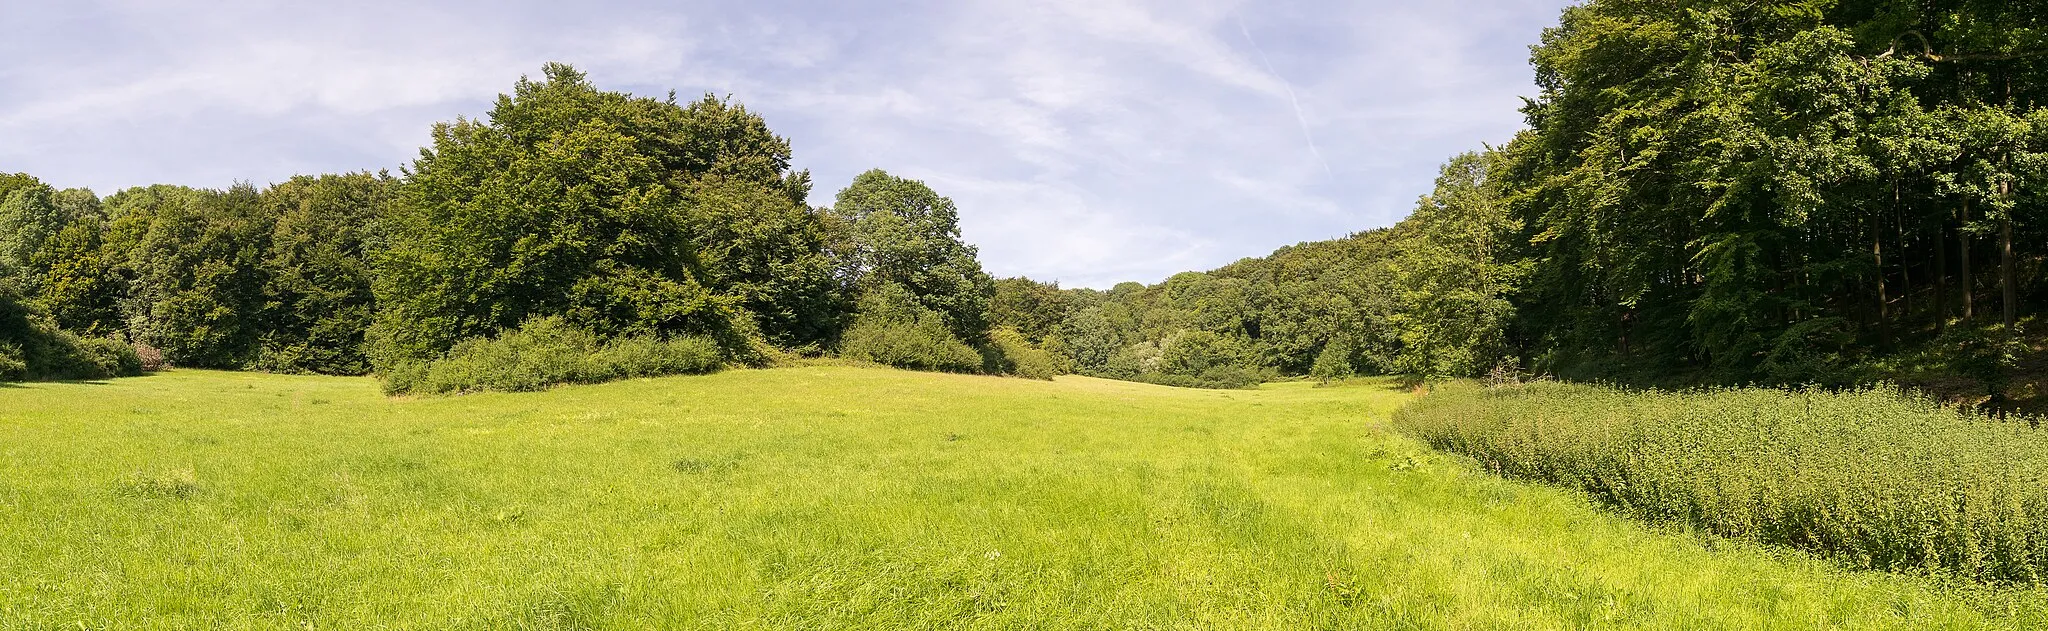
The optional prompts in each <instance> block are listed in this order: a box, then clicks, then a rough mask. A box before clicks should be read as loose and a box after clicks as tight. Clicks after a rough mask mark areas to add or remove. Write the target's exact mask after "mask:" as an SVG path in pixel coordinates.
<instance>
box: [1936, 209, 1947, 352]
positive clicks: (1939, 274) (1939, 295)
mask: <svg viewBox="0 0 2048 631" xmlns="http://www.w3.org/2000/svg"><path fill="white" fill-rule="evenodd" d="M1934 330H1935V331H1939V332H1946V331H1948V222H1945V221H1944V222H1937V223H1935V224H1934Z"/></svg>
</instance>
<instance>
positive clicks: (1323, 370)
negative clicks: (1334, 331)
mask: <svg viewBox="0 0 2048 631" xmlns="http://www.w3.org/2000/svg"><path fill="white" fill-rule="evenodd" d="M1354 374H1357V372H1356V371H1355V370H1354V369H1353V368H1352V363H1351V343H1350V342H1346V341H1344V340H1342V339H1335V340H1330V342H1329V343H1328V344H1324V345H1323V350H1322V351H1321V352H1318V353H1316V363H1315V365H1314V366H1311V367H1309V370H1308V376H1310V377H1314V378H1315V379H1316V381H1318V382H1321V383H1330V382H1333V381H1343V380H1344V379H1348V378H1350V377H1351V376H1352V375H1354Z"/></svg>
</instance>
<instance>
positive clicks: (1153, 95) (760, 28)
mask: <svg viewBox="0 0 2048 631" xmlns="http://www.w3.org/2000/svg"><path fill="white" fill-rule="evenodd" d="M1566 4H1568V3H1567V2H1565V1H1564V0H1471V1H1465V2H1398V1H1392V0H1356V1H1351V2H1341V1H1339V2H1316V1H1292V0H1288V1H1227V0H1217V1H1210V0H1182V1H1161V2H1146V1H1139V0H1076V1H1064V0H1063V1H1048V2H1025V1H1022V0H1012V1H993V2H976V1H955V2H868V3H857V4H856V3H846V2H829V1H824V0H812V1H808V2H794V1H782V0H768V1H761V2H688V1H680V2H678V1H669V2H618V3H595V2H593V3H566V2H466V3H427V2H386V1H383V0H367V1H359V2H345V3H337V2H329V3H302V2H243V1H238V0H225V1H213V2H204V3H197V2H190V3H187V2H146V1H135V2H94V1H72V2H44V1H40V0H28V1H27V2H24V1H23V0H6V2H5V7H4V10H0V12H4V13H5V14H6V15H7V17H8V20H7V21H8V22H9V23H10V24H12V25H14V26H13V27H11V28H10V29H9V32H8V34H7V36H6V37H4V38H0V59H5V60H7V61H6V63H5V64H0V171H6V172H12V171H26V172H29V173H31V174H34V175H36V176H38V177H41V178H42V179H44V180H45V181H48V182H50V183H52V184H54V185H57V186H60V187H70V186H85V187H90V188H92V189H94V190H95V191H97V192H99V193H101V194H108V193H112V192H114V191H117V190H120V189H122V188H126V187H129V186H135V185H143V184H150V183H159V182H162V183H177V184H187V185H193V186H205V187H224V186H227V185H229V184H231V183H232V182H234V181H237V180H247V181H252V182H255V183H257V184H265V183H269V182H274V181H279V180H282V179H284V178H287V177H289V176H291V175H293V174H297V173H322V172H338V171H354V170H377V169H391V170H392V171H393V172H396V171H397V168H398V167H399V166H401V165H403V164H405V163H407V162H408V161H409V160H411V159H412V158H413V157H414V156H416V155H417V152H418V148H419V146H420V145H421V144H423V143H424V142H425V141H426V138H427V130H428V128H429V127H430V126H431V125H432V123H434V122H435V121H442V120H452V119H453V118H454V117H456V116H457V115H467V116H478V115H481V114H483V113H484V112H485V110H486V109H487V108H488V107H489V105H490V102H491V100H492V99H494V98H495V96H496V95H497V94H498V93H500V92H504V91H508V90H510V89H511V85H512V83H513V81H514V80H516V79H517V78H518V77H519V76H521V75H538V74H539V71H540V67H541V64H543V63H545V62H548V61H564V62H569V63H572V64H575V65H576V66H578V67H579V68H581V69H583V70H584V71H586V72H587V73H588V74H589V75H590V78H591V80H592V81H593V82H594V83H596V84H597V85H598V86H599V87H600V88H604V89H613V90H624V91H628V92H633V93H636V94H648V95H659V94H663V93H666V92H668V91H669V90H675V91H677V92H678V93H679V94H680V95H681V96H683V97H684V98H690V97H692V96H694V95H697V94H702V93H705V92H712V93H717V94H721V95H725V94H729V95H731V96H733V97H734V98H736V99H737V100H739V101H741V102H743V103H745V104H746V105H747V106H748V107H749V108H751V109H754V110H755V111H758V112H760V113H762V114H763V115H764V116H765V117H766V118H767V119H768V124H769V126H770V127H772V128H773V129H775V130H776V132H777V133H779V134H781V135H783V136H785V137H787V138H789V139H790V141H791V143H792V144H793V145H794V147H795V151H796V164H797V166H798V168H806V169H810V171H811V173H812V175H813V177H814V179H815V181H816V182H817V189H816V190H815V191H814V192H813V195H812V203H813V204H818V205H824V204H829V203H830V202H831V199H832V196H833V195H834V194H835V193H836V192H837V191H838V190H839V189H840V188H842V187H844V186H845V185H846V184H847V183H848V182H849V181H851V180H852V178H853V176H854V175H855V174H857V173H859V172H861V171H864V170H867V169H869V168H874V167H881V168H884V169H887V170H889V171H890V172H892V173H895V174H897V175H901V176H906V177H912V178H917V179H921V180H924V181H925V182H926V183H928V184H930V185H931V186H932V187H933V188H935V189H937V190H938V191H939V192H940V193H941V194H944V195H947V196H950V197H952V198H953V199H954V201H956V202H957V203H958V204H959V207H960V214H961V223H962V230H963V232H964V234H965V236H966V238H967V240H968V241H970V242H972V243H974V244H976V245H978V246H979V247H980V248H981V256H982V261H983V264H984V265H985V266H986V267H987V268H988V270H989V271H990V272H991V273H993V274H996V275H999V276H1014V275H1027V276H1031V277H1033V278H1037V279H1040V280H1058V281H1060V282H1061V284H1062V285H1063V286H1069V287H1073V286H1092V287H1107V286H1109V285H1111V284H1114V283H1116V282H1118V281H1123V280H1137V281H1142V282H1156V281H1158V280H1160V279H1162V278H1164V277H1165V276H1167V275H1170V274H1172V273H1174V272H1178V271H1183V270H1189V269H1208V268H1212V267H1216V266H1219V265H1222V264H1226V263H1229V262H1231V261H1234V260H1237V259H1239V258H1243V257H1247V256H1259V255H1263V254H1265V253H1267V252H1270V251H1272V250H1273V249H1274V248H1276V247H1279V246H1282V245H1287V244H1291V243H1296V242H1300V241H1308V240H1319V239H1327V238H1333V237H1338V236H1342V235H1345V234H1348V233H1351V232H1355V231H1358V230H1363V229H1367V228H1373V227H1378V226H1384V225H1389V224H1391V223H1393V222H1395V221H1398V220H1399V219H1400V218H1401V217H1402V216H1404V215H1406V214H1407V212H1408V210H1409V209H1410V208H1411V207H1412V206H1413V205H1414V203H1415V199H1416V198H1417V197H1418V196H1419V195H1422V194H1423V193H1426V192H1427V191H1428V189H1429V187H1430V184H1431V181H1432V179H1433V178H1434V175H1435V170H1436V167H1437V165H1438V164H1440V163H1442V162H1443V160H1444V159H1445V158H1447V157H1449V156H1451V155H1453V154H1456V153H1458V152H1461V151H1466V150H1472V149H1477V148H1479V147H1481V146H1482V145H1484V144H1486V143H1495V144H1498V143H1501V142H1504V141H1506V140H1507V139H1508V138H1509V137H1510V136H1512V134H1513V133H1514V132H1515V130H1517V129H1519V128H1520V127H1521V124H1522V121H1521V116H1520V114H1519V113H1518V112H1517V111H1516V108H1517V107H1519V106H1520V103H1521V101H1520V97H1523V96H1528V95H1531V94H1533V93H1534V91H1535V90H1534V87H1533V85H1532V82H1531V74H1530V71H1529V69H1528V65H1527V58H1528V46H1529V45H1530V44H1532V43H1534V42H1535V41H1536V40H1537V38H1538V37H1539V35H1540V34H1541V30H1542V29H1543V28H1544V27H1545V26H1548V25H1550V24H1552V23H1554V22H1555V21H1556V18H1557V15H1558V12H1559V11H1560V10H1561V9H1562V7H1563V6H1565V5H1566ZM24 25H27V26H24Z"/></svg>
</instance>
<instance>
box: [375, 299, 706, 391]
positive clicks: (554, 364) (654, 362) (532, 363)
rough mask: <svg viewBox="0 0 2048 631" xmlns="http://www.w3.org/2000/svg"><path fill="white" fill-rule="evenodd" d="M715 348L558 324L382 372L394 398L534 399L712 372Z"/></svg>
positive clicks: (537, 325) (529, 327)
mask: <svg viewBox="0 0 2048 631" xmlns="http://www.w3.org/2000/svg"><path fill="white" fill-rule="evenodd" d="M721 366H722V357H721V352H720V349H719V347H718V344H717V343H715V342H713V341H712V340H710V339H707V338H703V337H678V338H673V339H666V340H663V339H658V338H654V337H651V336H633V337H624V338H617V339H606V338H605V337H603V336H599V335H597V334H595V333H593V332H591V331H589V330H587V329H583V328H580V327H577V326H575V325H572V324H569V323H568V322H567V321H565V320H563V319H562V318H558V317H546V318H536V319H533V320H528V321H527V322H526V323H524V324H522V325H520V326H519V328H517V329H512V330H507V331H505V332H504V333H502V334H500V335H498V336H497V337H493V338H474V339H470V340H465V341H463V342H462V343H461V344H457V345H455V348H453V349H450V350H449V351H448V353H447V354H446V355H444V356H442V357H440V358H438V359H434V360H432V361H426V362H411V363H403V364H399V365H398V366H396V367H394V368H393V369H391V370H390V371H389V372H387V373H384V375H383V377H384V391H385V392H386V393H390V394H459V393H464V392H481V391H487V390H495V391H500V392H531V391H537V390H545V389H547V388H549V387H552V386H556V385H561V384H577V383H601V382H606V381H616V380H619V379H632V378H638V377H658V376H663V375H680V374H692V373H705V372H711V371H715V370H717V369H718V368H720V367H721Z"/></svg>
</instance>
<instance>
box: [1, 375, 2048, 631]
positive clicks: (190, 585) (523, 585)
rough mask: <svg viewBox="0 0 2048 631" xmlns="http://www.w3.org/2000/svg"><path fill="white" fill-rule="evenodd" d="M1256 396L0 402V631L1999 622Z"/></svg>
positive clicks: (1927, 592) (740, 394)
mask: <svg viewBox="0 0 2048 631" xmlns="http://www.w3.org/2000/svg"><path fill="white" fill-rule="evenodd" d="M1409 396H1411V395H1409V394H1408V393H1406V392H1405V391H1401V390H1398V389H1395V388H1393V387H1391V385H1390V384H1389V383H1387V382H1378V381H1360V382H1353V383H1350V384H1346V385H1342V386H1338V387H1328V388H1315V387H1310V384H1306V383H1290V384H1273V385H1267V386H1265V387H1264V388H1263V389H1261V390H1256V391H1213V390H1190V389H1175V388H1166V387H1160V386H1152V385H1145V384H1136V383H1126V382H1115V381H1105V380H1099V379H1090V378H1084V377H1061V378H1059V379H1058V380H1056V381H1051V382H1044V381H1029V380H1021V379H1005V378H992V377H970V376H958V375H942V374H929V373H913V372H899V371H893V370H882V369H871V368H855V367H840V366H811V367H799V368H784V369H775V370H740V371H731V372H726V373H722V374H716V375H710V376H698V377H676V378H664V379H643V380H635V381H628V382H621V383H613V384H606V385H599V386H576V387H566V388H560V389H557V390H553V391H549V392H544V393H535V394H481V395H471V396H462V397H451V398H414V399H404V398H396V399H394V398H386V397H384V396H381V395H380V394H379V393H378V387H377V384H376V382H375V381H373V380H371V379H367V378H337V377H292V376H278V375H266V374H249V373H226V372H205V371H176V372H171V373H165V374H160V375H157V376H152V377H144V378H135V379H120V380H114V381H111V382H106V383H58V384H33V385H25V386H5V387H0V550H6V553H5V554H0V628H10V629H11V628H45V627H51V628H54V627H63V628H73V627H79V626H82V627H84V628H161V629H180V628H227V629H236V628H370V627H388V628H533V629H541V628H547V629H555V628H598V629H604V628H616V629H627V628H701V629H749V628H752V629H787V628H880V629H889V628H980V629H1017V628H1135V629H1169V628H1217V629H1305V628H1368V629H1379V628H1393V629H1411V628H1412V629H1472V628H1655V629H1714V628H1726V629H1751V628H1929V627H1939V628H1959V629H1968V628H2012V627H2020V626H2031V625H2035V624H2039V623H2041V622H2042V621H2043V620H2044V618H2043V617H2042V616H2043V614H2042V612H2043V611H2044V610H2048V605H2044V604H2043V603H2044V602H2048V598H2044V597H2043V596H2041V594H2040V593H2039V592H2035V591H2025V590H1994V589H1989V588H1981V589H1955V588H1944V587H1941V586H1939V585H1937V584H1935V583H1932V582H1929V581H1924V580H1920V579H1913V578H1906V577H1901V576H1896V575H1888V574H1881V573H1868V572H1848V571H1843V570H1839V569H1835V568H1834V567H1833V566H1830V565H1828V564H1825V563H1822V562H1819V561H1814V560H1812V559H1809V558H1806V557H1804V556H1801V555H1798V554H1792V553H1782V552H1774V551H1770V550H1765V549H1761V548H1757V547H1752V546H1748V545H1741V544H1734V543H1727V542H1715V541H1714V540H1712V539H1710V538H1704V537H1697V536H1692V535H1688V534H1685V533H1682V532H1675V531H1670V530H1660V529H1657V528H1653V527H1649V526H1644V525H1641V524H1639V523H1636V522H1632V521H1629V520H1626V519H1623V518H1619V517H1615V516H1612V515H1608V514H1605V513H1602V512H1600V511H1599V510H1598V509H1595V508H1593V507H1592V506H1591V505H1590V504H1589V503H1588V502H1587V501H1586V500H1584V499H1583V498H1581V497H1579V496H1577V495H1574V494H1571V493H1568V492H1565V491H1560V490H1555V489H1549V488H1543V487H1538V486H1531V485H1526V484H1520V483H1514V482H1508V481H1503V480H1499V479H1495V478H1492V477H1490V476H1487V475H1485V474H1482V473H1478V472H1476V469H1475V468H1473V467H1472V466H1471V465H1470V464H1468V463H1467V462H1465V461H1462V460H1459V459H1456V458H1452V457H1447V456H1440V455H1433V454H1432V453H1430V452H1428V451H1427V450H1425V449H1423V448H1421V447H1420V446H1418V444H1417V443H1415V442H1412V441H1410V440H1407V439H1405V438H1402V437H1400V436H1397V435H1395V434H1393V433H1392V431H1391V430H1390V429H1388V428H1387V425H1386V422H1387V419H1388V415H1389V413H1390V411H1391V410H1393V409H1394V408H1396V407H1398V406H1399V405H1401V404H1402V403H1404V402H1405V401H1406V400H1407V399H1408V397H1409Z"/></svg>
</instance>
